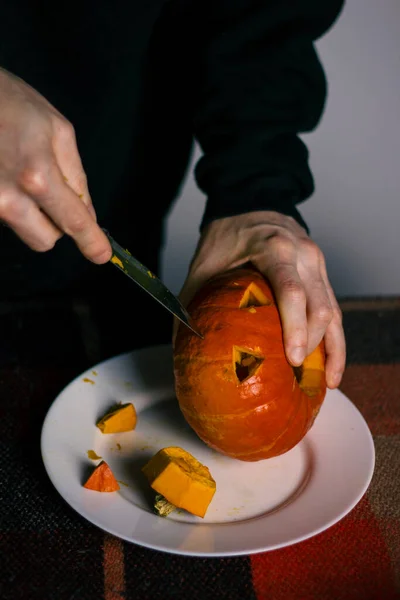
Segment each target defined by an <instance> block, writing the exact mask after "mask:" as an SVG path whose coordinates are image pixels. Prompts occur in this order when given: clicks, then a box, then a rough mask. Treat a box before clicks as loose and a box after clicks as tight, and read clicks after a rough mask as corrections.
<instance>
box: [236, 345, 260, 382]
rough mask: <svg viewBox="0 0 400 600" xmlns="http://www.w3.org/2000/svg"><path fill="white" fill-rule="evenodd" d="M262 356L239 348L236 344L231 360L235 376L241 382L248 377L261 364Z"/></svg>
mask: <svg viewBox="0 0 400 600" xmlns="http://www.w3.org/2000/svg"><path fill="white" fill-rule="evenodd" d="M263 360H264V358H263V357H262V356H255V355H254V354H250V353H249V352H246V351H245V350H241V349H240V348H237V347H236V346H235V347H234V348H233V361H234V364H235V372H236V377H237V378H238V380H239V382H240V383H242V382H243V381H245V379H248V377H251V376H252V375H254V373H255V372H256V371H257V369H258V368H259V367H260V366H261V364H262V362H263Z"/></svg>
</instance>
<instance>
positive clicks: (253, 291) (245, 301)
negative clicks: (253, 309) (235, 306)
mask: <svg viewBox="0 0 400 600" xmlns="http://www.w3.org/2000/svg"><path fill="white" fill-rule="evenodd" d="M270 304H271V302H270V300H268V298H267V297H266V295H265V294H264V293H263V292H262V291H261V290H260V288H259V287H258V285H256V284H255V283H250V285H249V286H248V287H247V289H246V291H245V293H244V294H243V296H242V299H241V301H240V304H239V308H249V307H250V306H268V305H270Z"/></svg>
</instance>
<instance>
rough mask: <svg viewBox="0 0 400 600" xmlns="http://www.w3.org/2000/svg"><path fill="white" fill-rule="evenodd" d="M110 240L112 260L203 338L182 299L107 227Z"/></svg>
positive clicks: (105, 231)
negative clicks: (112, 234)
mask: <svg viewBox="0 0 400 600" xmlns="http://www.w3.org/2000/svg"><path fill="white" fill-rule="evenodd" d="M103 231H104V233H105V234H106V236H107V238H108V241H109V242H110V244H111V248H112V251H113V254H112V257H111V259H110V260H111V262H112V263H113V264H114V265H115V266H116V267H117V268H118V269H120V270H121V271H122V272H123V273H125V275H127V276H128V277H130V278H131V279H132V280H133V281H134V282H135V283H137V284H138V285H140V287H141V288H143V289H144V290H145V291H146V292H148V293H149V294H150V296H152V297H153V298H154V299H155V300H158V302H159V303H160V304H162V306H164V308H166V309H167V310H169V311H170V312H171V313H172V314H173V315H175V317H176V318H177V319H179V320H180V321H181V322H182V323H184V324H185V325H186V326H187V327H189V329H191V330H192V331H193V333H195V334H196V335H198V336H199V337H200V338H203V336H202V335H201V333H200V332H199V331H197V329H196V328H195V326H194V324H193V321H192V319H191V317H190V315H189V313H188V312H187V310H186V309H185V307H184V306H183V305H182V303H181V302H180V300H179V299H178V298H177V297H176V296H175V295H174V294H173V293H172V292H171V291H170V290H169V289H168V288H167V287H166V286H165V285H164V284H163V283H162V281H160V279H158V277H156V275H154V273H152V272H151V271H150V270H149V269H148V268H147V267H145V266H144V265H143V264H142V263H141V262H139V261H138V260H137V259H136V258H134V257H133V256H132V255H131V253H130V252H129V251H128V250H125V249H124V248H122V246H120V245H119V244H118V243H117V242H116V241H115V240H114V239H113V238H112V237H111V235H110V234H109V232H108V231H107V230H106V229H103Z"/></svg>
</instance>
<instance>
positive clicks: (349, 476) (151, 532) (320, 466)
mask: <svg viewBox="0 0 400 600" xmlns="http://www.w3.org/2000/svg"><path fill="white" fill-rule="evenodd" d="M116 402H132V403H133V404H134V406H135V407H136V411H137V414H138V422H137V426H136V429H135V430H134V431H131V432H126V433H120V434H107V435H105V434H103V433H101V432H100V430H99V429H98V428H97V427H96V426H95V423H96V421H97V419H98V418H99V417H100V416H102V415H103V414H104V412H105V411H106V410H107V409H108V408H109V407H110V406H111V405H112V404H115V403H116ZM172 445H176V446H181V447H182V448H184V449H185V450H187V451H189V452H190V453H192V454H193V455H194V456H195V457H196V458H197V459H198V460H200V461H201V462H202V463H204V464H205V465H207V466H208V467H209V469H210V471H211V474H212V475H213V477H214V479H215V481H216V483H217V491H216V493H215V495H214V498H213V500H212V502H211V504H210V506H209V508H208V511H207V514H206V516H205V518H204V519H201V518H199V517H195V516H192V515H190V514H188V513H186V512H185V511H175V512H173V513H171V514H170V515H169V516H168V517H167V518H164V517H160V516H158V515H156V514H154V513H153V511H152V504H151V503H152V499H153V492H152V490H151V489H150V488H149V486H148V484H147V480H145V478H144V476H143V474H142V472H141V468H142V466H143V465H144V464H145V463H146V462H147V460H149V459H150V457H151V456H153V454H155V453H156V452H157V451H158V450H159V449H160V448H163V447H165V446H172ZM41 450H42V457H43V461H44V465H45V469H46V471H47V473H48V476H49V478H50V480H51V481H52V483H53V485H54V486H55V488H56V490H57V491H58V492H59V494H60V495H61V496H62V497H63V498H64V500H65V501H66V502H67V503H68V504H69V505H70V506H71V507H73V508H74V509H75V510H76V511H77V512H78V513H80V514H81V515H82V516H83V517H85V518H86V519H87V520H88V521H90V522H91V523H93V524H94V525H96V526H97V527H99V528H101V529H103V530H105V531H107V532H109V533H111V534H113V535H115V536H118V537H120V538H122V539H124V540H127V541H129V542H133V543H135V544H139V545H141V546H145V547H147V548H152V549H155V550H161V551H165V552H170V553H175V554H185V555H192V556H230V555H231V556H232V555H242V554H251V553H256V552H263V551H267V550H273V549H276V548H281V547H284V546H288V545H291V544H294V543H297V542H300V541H302V540H305V539H307V538H309V537H311V536H314V535H316V534H318V533H320V532H322V531H324V530H326V529H327V528H328V527H330V526H332V525H333V524H334V523H336V522H338V521H339V520H340V519H342V518H343V517H344V516H345V515H346V514H347V513H349V512H350V510H351V509H352V508H353V507H354V506H355V505H356V504H357V503H358V502H359V500H360V499H361V497H362V496H363V494H364V493H365V491H366V490H367V488H368V486H369V483H370V481H371V477H372V474H373V470H374V462H375V453H374V444H373V440H372V436H371V433H370V431H369V429H368V427H367V424H366V422H365V421H364V419H363V417H362V415H361V414H360V412H359V411H358V409H357V408H356V407H355V406H354V405H353V404H352V402H351V401H350V400H349V399H348V398H346V396H344V395H343V394H342V393H341V392H340V391H338V390H334V391H331V390H329V391H328V392H327V396H326V399H325V401H324V404H323V406H322V408H321V411H320V413H319V415H318V417H317V419H316V421H315V423H314V426H313V427H312V428H311V430H310V431H309V433H308V434H307V436H306V437H305V438H304V439H303V440H302V441H301V442H300V443H299V444H298V445H297V446H296V447H295V448H293V449H292V450H291V451H289V452H287V453H286V454H284V455H282V456H280V457H277V458H273V459H269V460H264V461H260V462H256V463H245V462H241V461H238V460H234V459H230V458H227V457H225V456H223V455H220V454H218V453H216V452H215V451H213V450H211V449H210V448H208V447H207V446H206V445H205V444H204V443H203V442H202V441H201V440H199V438H198V437H197V436H196V435H195V434H194V432H193V431H192V430H191V429H190V427H189V426H188V425H187V424H186V422H185V421H184V419H183V417H182V415H181V413H180V411H179V407H178V404H177V400H176V398H175V395H174V387H173V371H172V353H171V347H170V346H156V347H151V348H146V349H144V350H140V351H135V352H132V353H127V354H123V355H121V356H117V357H114V358H111V359H110V360H107V361H105V362H103V363H101V364H99V365H97V366H94V367H93V369H91V370H89V371H88V372H85V373H83V374H82V375H80V376H79V377H77V378H76V379H75V380H74V381H72V382H71V383H70V384H69V385H68V386H67V387H66V388H65V389H64V390H63V391H62V392H61V393H60V394H59V396H58V397H57V398H56V399H55V400H54V402H53V404H52V405H51V407H50V409H49V411H48V414H47V416H46V418H45V421H44V424H43V429H42V437H41ZM89 450H92V451H94V452H95V453H96V454H97V455H98V456H100V457H102V459H104V460H105V461H107V462H108V463H109V465H110V467H111V469H112V470H113V472H114V474H115V476H116V478H117V480H119V481H120V482H121V483H120V485H121V489H120V490H119V491H118V492H115V493H104V494H102V493H99V492H95V491H91V490H86V489H85V488H83V485H82V484H83V482H84V481H85V478H86V477H87V476H88V473H89V472H90V470H92V469H93V467H94V466H95V465H96V464H98V462H99V460H91V459H89V458H88V451H89Z"/></svg>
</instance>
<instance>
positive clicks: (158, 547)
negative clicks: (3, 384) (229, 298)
mask: <svg viewBox="0 0 400 600" xmlns="http://www.w3.org/2000/svg"><path fill="white" fill-rule="evenodd" d="M167 349H168V350H169V351H170V350H171V349H172V346H171V344H169V343H164V344H157V345H153V346H144V347H141V348H135V349H133V350H130V351H126V352H122V353H119V354H116V355H115V356H111V357H109V358H106V359H104V360H102V361H100V362H98V363H96V364H94V365H91V366H89V367H88V368H87V369H85V370H84V371H82V372H81V373H79V374H77V375H76V376H75V377H74V378H73V379H71V381H69V382H68V383H67V384H66V385H65V386H64V387H63V388H61V389H60V391H59V392H58V394H57V395H56V396H55V397H54V398H53V400H52V402H51V403H50V405H49V407H48V409H47V412H46V415H45V417H44V419H43V421H42V427H41V433H40V452H41V458H42V462H43V465H44V468H45V471H46V474H47V476H48V478H49V480H50V482H51V484H52V486H53V488H54V489H55V491H56V492H57V494H58V495H59V496H60V497H61V499H62V500H63V501H64V502H65V503H66V504H67V505H68V506H69V507H70V508H72V509H73V510H74V511H75V512H76V513H78V515H79V517H80V518H82V519H85V520H86V521H87V522H89V523H91V524H92V525H94V526H96V527H97V528H99V529H100V530H101V531H103V532H104V533H108V534H110V535H113V536H115V537H117V538H119V539H122V540H124V541H126V542H128V543H131V544H134V545H138V546H140V547H143V548H147V549H149V550H154V551H157V552H165V553H168V554H173V555H179V556H192V557H199V558H222V557H233V556H251V555H254V554H260V553H265V552H271V551H274V550H278V549H281V548H284V547H290V546H293V545H297V544H299V543H302V542H303V541H306V540H308V539H310V538H313V537H316V536H319V535H321V534H322V533H323V532H324V531H327V530H328V529H330V528H331V527H333V526H334V525H335V524H337V523H338V522H340V521H341V520H342V519H343V518H344V517H345V516H347V515H348V514H349V513H350V512H351V511H352V510H353V509H354V508H355V507H356V506H357V504H358V503H359V502H360V500H361V499H362V498H363V496H364V495H365V493H366V492H367V490H368V488H369V486H370V484H371V481H372V478H373V476H374V472H375V466H376V450H375V444H374V439H373V435H372V432H371V430H370V428H369V426H368V424H367V422H366V419H365V418H364V416H363V414H362V413H361V411H360V410H359V408H358V407H357V406H356V405H355V404H354V403H353V402H352V401H351V400H350V398H348V397H347V396H346V395H345V394H344V393H343V392H342V391H341V390H340V389H336V390H328V389H327V393H328V392H330V393H331V392H338V393H339V394H340V395H341V396H342V397H343V399H344V400H345V401H346V402H347V403H348V404H349V405H350V407H351V409H352V410H353V411H354V412H355V414H356V415H357V418H358V419H359V422H360V424H362V426H363V429H364V433H365V434H366V437H367V438H368V445H369V452H370V463H369V472H368V476H367V477H366V478H365V480H364V483H363V485H361V487H360V489H359V491H358V493H357V494H355V495H354V497H353V499H352V500H351V501H350V502H348V504H347V505H346V507H345V508H343V509H342V510H341V511H340V512H339V513H338V514H337V515H336V516H335V517H333V518H331V519H330V520H328V521H326V522H325V523H324V524H323V525H321V526H320V527H317V528H314V529H311V530H310V531H309V532H308V533H306V534H302V535H298V536H293V537H292V538H291V539H290V541H282V542H280V543H279V542H278V543H274V544H271V543H269V544H266V545H265V546H257V547H256V548H253V549H242V550H240V549H232V550H221V551H218V550H212V551H202V550H198V551H197V550H194V549H189V550H186V549H184V548H178V547H173V546H167V545H165V544H156V543H154V542H146V541H145V540H137V539H133V538H132V536H130V535H127V534H126V535H125V534H123V533H121V532H118V531H116V529H115V528H114V527H112V526H111V527H110V526H109V525H108V524H104V522H102V521H101V520H99V519H97V518H96V516H93V515H91V516H90V518H89V517H88V516H86V514H84V513H83V512H82V509H81V508H80V507H79V506H78V504H79V503H77V502H75V500H73V499H71V498H68V496H66V495H63V493H62V492H61V491H60V489H59V488H58V486H57V485H56V483H55V481H54V480H53V477H52V476H51V474H50V471H51V469H50V467H49V464H48V458H47V456H46V451H45V448H44V447H45V438H46V433H47V428H48V425H49V423H50V420H51V415H52V411H53V410H55V407H56V406H57V403H58V402H60V401H62V396H63V395H64V394H67V393H68V391H69V389H71V388H73V387H74V385H75V384H76V383H77V382H78V381H80V380H81V379H82V378H83V377H84V376H85V375H87V374H88V373H89V372H91V371H93V370H96V371H98V370H100V369H101V368H104V367H106V366H107V365H110V364H111V363H118V362H119V361H121V360H124V359H129V358H130V357H134V355H137V354H140V353H143V352H146V351H147V352H154V351H160V350H161V351H166V350H167ZM133 510H137V511H140V510H141V509H140V507H138V506H135V505H134V506H133ZM269 515H270V516H271V518H273V516H272V513H268V514H266V515H259V516H255V517H249V518H248V519H243V520H240V521H228V522H221V523H201V522H199V523H189V522H182V521H175V520H174V521H172V520H169V521H168V523H169V524H172V526H173V527H186V528H191V527H204V526H206V527H211V528H217V529H218V530H220V529H222V528H224V529H225V528H227V527H234V528H235V529H237V528H238V527H240V526H242V527H243V526H245V524H246V522H248V521H255V520H257V521H259V520H263V519H266V518H267V517H268V516H269ZM148 516H151V518H154V519H159V518H160V517H158V516H157V515H155V514H154V515H153V514H149V515H148Z"/></svg>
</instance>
